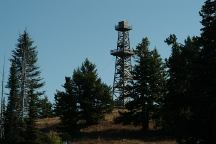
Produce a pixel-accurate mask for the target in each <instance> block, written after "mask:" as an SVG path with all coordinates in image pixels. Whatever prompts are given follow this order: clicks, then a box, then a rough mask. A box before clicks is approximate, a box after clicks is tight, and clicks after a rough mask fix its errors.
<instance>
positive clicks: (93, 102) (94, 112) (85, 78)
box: [74, 59, 112, 124]
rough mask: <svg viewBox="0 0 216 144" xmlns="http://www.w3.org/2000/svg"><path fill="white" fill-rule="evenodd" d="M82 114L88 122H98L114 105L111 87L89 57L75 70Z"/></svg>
mask: <svg viewBox="0 0 216 144" xmlns="http://www.w3.org/2000/svg"><path fill="white" fill-rule="evenodd" d="M74 82H75V84H76V85H77V87H78V95H79V102H80V110H81V115H82V118H83V119H84V120H86V123H87V124H94V123H97V122H98V121H99V120H100V119H102V118H103V116H104V113H106V112H107V111H108V110H110V108H111V107H112V99H111V92H110V87H108V86H107V85H106V84H104V83H102V82H101V79H100V78H98V75H97V71H96V66H95V65H94V64H92V63H91V62H90V61H89V60H88V59H86V60H85V61H84V63H83V64H82V66H81V68H78V69H77V70H76V71H75V72H74Z"/></svg>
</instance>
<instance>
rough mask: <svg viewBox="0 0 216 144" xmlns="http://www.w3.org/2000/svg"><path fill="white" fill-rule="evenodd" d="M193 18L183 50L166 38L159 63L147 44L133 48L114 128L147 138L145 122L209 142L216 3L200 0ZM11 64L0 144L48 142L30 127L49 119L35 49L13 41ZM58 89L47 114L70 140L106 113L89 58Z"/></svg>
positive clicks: (25, 37)
mask: <svg viewBox="0 0 216 144" xmlns="http://www.w3.org/2000/svg"><path fill="white" fill-rule="evenodd" d="M200 16H201V17H202V20H201V24H202V25H203V27H202V29H201V35H200V36H193V37H187V38H186V39H185V41H184V43H179V42H178V41H177V37H176V35H175V34H172V35H170V36H169V37H168V38H166V40H165V43H167V45H168V46H170V47H171V55H170V56H169V58H167V59H166V60H165V61H163V60H162V59H161V57H160V55H159V54H158V52H157V50H156V49H150V48H149V45H150V42H149V40H148V38H143V39H142V41H141V42H140V43H139V44H138V45H137V47H136V48H135V50H134V53H135V56H134V58H135V65H134V67H133V72H132V74H133V78H134V85H133V87H132V92H133V93H132V94H131V95H130V96H129V98H128V99H129V102H128V103H126V104H125V108H126V109H127V110H126V111H125V112H122V113H121V115H120V117H118V118H116V122H122V123H124V124H134V125H142V129H143V130H144V131H147V130H149V123H150V121H154V123H155V127H156V130H161V131H168V132H171V133H173V134H174V135H175V137H176V140H177V141H178V143H180V144H184V143H190V144H193V143H194V144H197V143H209V144H210V143H214V139H215V136H216V124H215V121H216V97H215V94H216V89H215V86H216V1H215V0H206V2H205V3H204V5H203V7H202V9H201V11H200ZM10 63H11V66H10V74H9V78H8V83H7V88H8V90H9V93H8V102H7V105H6V108H5V109H4V112H3V113H1V119H0V122H1V141H0V142H1V143H5V144H16V143H17V144H18V143H28V144H29V143H30V144H31V143H35V144H36V143H53V142H52V140H51V139H50V137H49V136H47V135H44V134H42V133H40V132H39V131H37V129H36V128H35V122H36V120H37V119H38V118H44V117H50V116H53V111H52V104H51V103H50V102H49V101H48V98H47V97H46V96H45V94H44V92H43V91H42V88H43V86H44V82H43V79H42V78H41V76H40V73H41V72H40V70H39V67H38V65H37V50H36V47H35V46H33V41H32V40H31V38H30V36H29V34H28V33H27V32H26V31H24V33H23V34H21V35H20V36H19V38H18V43H17V45H16V48H15V50H13V51H12V57H11V59H10ZM63 88H64V90H62V91H59V90H57V92H56V94H55V105H54V113H55V116H59V117H60V118H61V121H62V130H63V131H66V132H68V133H69V134H72V133H73V132H77V131H79V130H80V128H82V127H83V126H88V125H92V124H96V123H98V122H99V121H100V120H102V119H103V118H104V114H105V113H108V112H111V111H112V108H113V104H114V102H113V100H112V97H111V87H109V86H108V85H107V84H105V83H103V82H102V80H101V78H99V76H98V73H97V69H96V65H94V64H93V63H92V62H90V61H89V60H88V59H86V60H85V61H84V62H83V63H82V65H81V66H80V67H78V68H77V69H75V70H74V71H73V74H72V76H70V77H65V83H64V85H63ZM51 135H53V133H51ZM54 135H55V134H54ZM11 137H12V138H11ZM58 141H60V140H59V139H58ZM59 143H60V142H59Z"/></svg>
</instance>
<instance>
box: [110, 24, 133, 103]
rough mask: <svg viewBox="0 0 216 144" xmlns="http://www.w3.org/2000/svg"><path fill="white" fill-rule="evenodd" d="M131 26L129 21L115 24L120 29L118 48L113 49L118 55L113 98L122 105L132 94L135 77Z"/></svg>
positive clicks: (113, 52)
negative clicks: (132, 59) (132, 60)
mask: <svg viewBox="0 0 216 144" xmlns="http://www.w3.org/2000/svg"><path fill="white" fill-rule="evenodd" d="M131 29H132V28H131V26H129V25H128V22H127V21H121V22H119V23H118V25H116V26H115V30H116V31H118V41H117V49H115V50H111V55H113V56H115V57H116V61H115V74H114V82H113V99H115V100H116V99H117V100H119V102H121V103H120V105H125V103H126V102H127V101H128V96H129V95H130V94H131V91H132V90H131V86H132V85H133V77H132V74H131V71H132V65H131V57H132V56H133V54H134V52H133V51H132V50H131V49H130V40H129V31H130V30H131Z"/></svg>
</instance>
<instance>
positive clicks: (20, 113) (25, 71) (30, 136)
mask: <svg viewBox="0 0 216 144" xmlns="http://www.w3.org/2000/svg"><path fill="white" fill-rule="evenodd" d="M32 44H33V41H32V40H31V38H30V37H29V35H28V33H27V32H26V31H24V33H23V34H21V35H20V36H19V39H18V44H17V47H16V49H15V50H13V51H12V53H13V54H12V58H11V69H10V76H9V79H8V86H7V87H8V88H9V91H10V93H9V99H8V105H7V111H6V119H5V129H6V131H5V134H6V135H5V141H6V142H7V143H15V144H16V143H25V142H26V141H27V143H34V141H35V140H36V138H37V136H36V129H35V120H36V119H37V118H38V113H39V107H38V102H39V96H41V95H42V94H43V92H41V91H40V88H41V87H42V86H43V85H44V83H43V82H41V80H42V79H41V77H40V71H39V67H38V66H37V65H36V63H37V51H36V47H33V46H32ZM11 137H14V138H11Z"/></svg>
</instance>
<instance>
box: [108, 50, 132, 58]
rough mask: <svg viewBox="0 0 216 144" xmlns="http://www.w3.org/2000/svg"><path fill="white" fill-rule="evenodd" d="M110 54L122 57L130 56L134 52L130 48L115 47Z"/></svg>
mask: <svg viewBox="0 0 216 144" xmlns="http://www.w3.org/2000/svg"><path fill="white" fill-rule="evenodd" d="M110 54H111V55H113V56H119V57H123V56H132V55H134V52H133V51H132V50H130V49H124V50H122V49H115V50H111V51H110Z"/></svg>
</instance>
